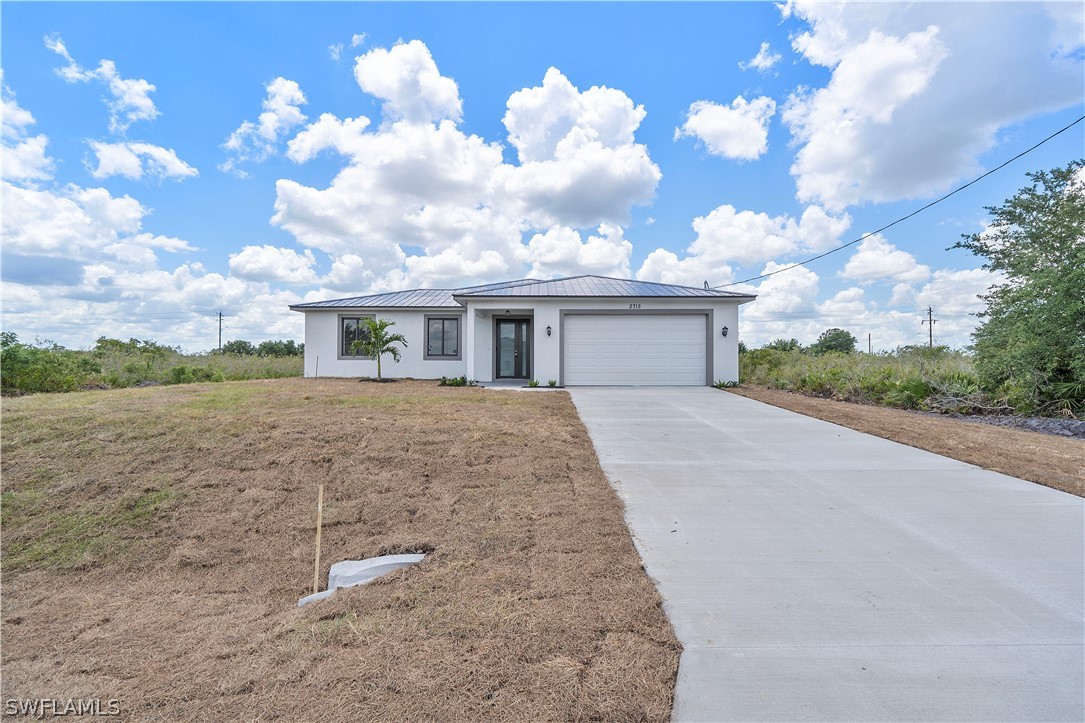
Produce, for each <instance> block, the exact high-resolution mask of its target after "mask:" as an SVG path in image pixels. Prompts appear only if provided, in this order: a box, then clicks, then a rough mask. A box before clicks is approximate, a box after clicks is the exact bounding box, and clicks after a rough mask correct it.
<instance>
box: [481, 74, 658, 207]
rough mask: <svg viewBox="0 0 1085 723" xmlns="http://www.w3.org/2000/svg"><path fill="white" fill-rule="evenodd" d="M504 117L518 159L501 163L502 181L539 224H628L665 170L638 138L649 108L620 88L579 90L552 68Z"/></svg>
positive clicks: (499, 180) (513, 99)
mask: <svg viewBox="0 0 1085 723" xmlns="http://www.w3.org/2000/svg"><path fill="white" fill-rule="evenodd" d="M507 108H508V109H507V112H506V113H505V117H504V119H503V122H504V124H505V128H506V129H507V130H508V132H509V142H510V143H511V144H512V145H513V147H514V148H516V151H517V156H518V158H519V160H520V165H518V166H511V165H506V166H503V167H502V168H501V169H499V171H498V177H497V178H496V182H497V184H498V185H499V187H500V188H501V189H502V190H503V191H504V192H505V194H506V195H507V196H508V198H509V201H510V202H512V203H516V204H518V205H519V206H520V213H521V214H522V215H524V216H525V217H527V218H530V219H531V220H532V222H533V223H534V224H535V225H536V227H547V226H552V225H567V226H578V227H587V226H593V225H595V224H597V223H600V222H608V223H613V224H623V223H627V222H628V220H629V208H630V206H632V205H635V204H645V203H648V202H649V201H650V200H651V199H652V197H653V196H654V194H655V189H656V186H657V185H658V183H659V179H660V178H661V177H662V173H661V172H660V170H659V166H657V165H656V164H655V163H653V162H652V159H651V158H650V157H649V155H648V149H647V148H646V147H645V146H644V145H642V144H639V143H636V142H635V139H634V133H635V132H636V130H637V128H639V127H640V123H641V121H642V120H643V119H644V116H645V110H644V106H638V105H634V103H633V101H632V99H630V98H629V96H627V95H626V94H625V93H624V92H622V91H621V90H617V89H614V88H607V87H603V86H594V87H592V88H589V89H588V90H585V91H583V92H581V91H580V90H578V89H577V88H576V87H575V86H574V85H573V84H572V83H571V82H570V81H569V79H568V78H566V77H565V76H564V75H563V74H562V73H561V71H559V70H557V69H556V68H550V69H549V70H547V71H546V75H545V76H544V77H543V82H542V85H541V86H536V87H534V88H524V89H523V90H518V91H516V92H515V93H513V94H512V95H511V96H510V97H509V100H508V104H507Z"/></svg>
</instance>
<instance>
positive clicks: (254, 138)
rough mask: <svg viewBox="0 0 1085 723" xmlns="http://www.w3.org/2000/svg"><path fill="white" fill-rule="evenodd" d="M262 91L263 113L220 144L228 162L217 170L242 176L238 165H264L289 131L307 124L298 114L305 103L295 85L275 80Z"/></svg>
mask: <svg viewBox="0 0 1085 723" xmlns="http://www.w3.org/2000/svg"><path fill="white" fill-rule="evenodd" d="M265 91H266V92H267V96H266V97H265V98H264V102H263V109H264V110H263V112H262V113H260V116H259V118H257V120H256V121H255V122H253V121H243V122H242V123H241V125H240V126H238V127H237V130H235V131H234V132H233V133H231V134H230V137H229V138H227V139H226V142H225V143H224V144H223V146H222V147H223V148H224V149H226V151H227V153H228V154H229V158H227V159H226V161H225V162H224V163H222V164H221V165H220V166H219V169H220V170H222V171H227V172H232V173H236V174H238V175H241V176H245V175H246V174H245V172H244V171H243V170H242V169H241V168H240V167H239V166H240V165H241V164H243V163H245V162H253V163H259V162H260V161H263V160H264V159H266V158H267V157H268V156H270V155H272V154H273V153H275V152H276V150H277V149H278V147H279V144H280V143H281V142H282V140H283V139H284V138H285V137H286V136H287V135H288V134H289V133H290V132H291V131H293V130H294V129H295V128H297V127H298V126H300V125H301V124H302V123H304V122H305V121H306V120H307V117H306V115H305V113H303V112H302V110H301V106H303V105H305V104H306V103H307V100H306V98H305V94H304V93H303V92H302V91H301V87H300V86H298V84H297V83H296V82H295V81H293V80H287V79H286V78H283V77H278V78H275V79H274V80H272V81H271V82H270V83H268V84H267V85H266V86H265Z"/></svg>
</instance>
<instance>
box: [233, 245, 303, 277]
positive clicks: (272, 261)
mask: <svg viewBox="0 0 1085 723" xmlns="http://www.w3.org/2000/svg"><path fill="white" fill-rule="evenodd" d="M315 264H316V257H315V256H313V252H312V251H310V250H309V249H305V251H304V252H303V253H300V254H299V253H298V252H297V251H295V250H294V249H284V248H280V247H278V246H267V245H264V246H245V247H244V248H242V249H241V251H239V252H238V253H236V254H230V273H231V274H232V275H234V276H236V277H238V278H241V279H246V280H249V281H273V282H277V283H281V284H294V285H298V284H312V283H315V282H316V280H317V275H316V271H314V270H313V266H314V265H315Z"/></svg>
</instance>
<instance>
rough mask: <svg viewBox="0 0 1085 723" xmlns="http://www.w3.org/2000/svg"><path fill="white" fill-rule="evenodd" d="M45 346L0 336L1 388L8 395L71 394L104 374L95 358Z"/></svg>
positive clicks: (50, 345) (13, 336)
mask: <svg viewBox="0 0 1085 723" xmlns="http://www.w3.org/2000/svg"><path fill="white" fill-rule="evenodd" d="M45 343H46V344H48V345H47V346H30V345H29V344H22V343H20V342H19V340H18V337H16V335H15V334H12V333H10V332H4V333H3V334H2V335H0V388H2V389H3V391H4V393H5V394H16V393H34V392H72V391H75V390H77V389H81V388H83V387H85V386H87V385H89V384H91V383H93V380H94V376H95V375H96V374H99V373H100V372H101V366H100V365H99V364H97V363H96V362H95V360H94V359H93V358H90V357H88V356H87V355H85V354H81V353H79V352H74V351H71V350H69V349H65V348H64V347H62V346H58V345H56V344H49V343H48V342H45Z"/></svg>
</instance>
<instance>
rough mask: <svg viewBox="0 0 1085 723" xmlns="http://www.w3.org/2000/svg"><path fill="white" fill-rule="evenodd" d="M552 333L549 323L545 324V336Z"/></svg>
mask: <svg viewBox="0 0 1085 723" xmlns="http://www.w3.org/2000/svg"><path fill="white" fill-rule="evenodd" d="M553 333H554V330H553V329H551V328H550V325H549V324H547V325H546V335H547V336H550V335H551V334H553Z"/></svg>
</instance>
